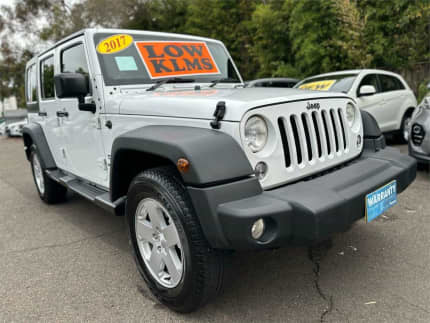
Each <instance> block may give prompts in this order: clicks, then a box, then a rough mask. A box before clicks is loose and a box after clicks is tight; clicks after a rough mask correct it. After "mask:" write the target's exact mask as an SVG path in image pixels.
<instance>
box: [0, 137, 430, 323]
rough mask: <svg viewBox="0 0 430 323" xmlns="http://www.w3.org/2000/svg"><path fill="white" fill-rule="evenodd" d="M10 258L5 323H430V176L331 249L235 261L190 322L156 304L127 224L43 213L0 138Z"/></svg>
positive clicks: (63, 210)
mask: <svg viewBox="0 0 430 323" xmlns="http://www.w3.org/2000/svg"><path fill="white" fill-rule="evenodd" d="M400 149H402V150H403V151H406V146H401V147H400ZM363 203H364V201H363ZM0 255H1V258H0V259H1V260H0V321H7V322H9V321H20V322H24V321H25V322H29V321H35V320H36V321H61V322H63V321H117V322H118V321H147V322H149V321H155V322H170V321H174V322H212V321H216V322H231V321H234V322H239V321H247V322H251V321H252V322H254V321H255V322H267V321H276V322H280V321H282V322H287V321H289V322H320V321H325V322H410V321H413V322H429V321H430V175H429V173H428V172H426V171H424V170H422V171H420V172H419V173H418V175H417V179H416V181H415V182H414V183H413V184H412V186H411V187H410V188H409V189H408V190H407V191H405V192H404V193H403V194H401V195H400V196H399V203H398V205H396V206H395V207H394V208H392V209H391V210H389V211H388V212H387V213H386V214H385V215H384V216H383V217H380V218H379V219H377V220H375V221H374V222H372V223H370V224H366V223H364V221H360V222H359V223H357V224H356V225H354V226H353V228H352V229H351V230H350V231H349V232H347V233H344V234H340V235H338V236H336V237H335V238H334V239H333V243H332V246H331V247H330V246H327V247H320V248H318V249H314V250H313V251H312V252H309V250H308V249H307V248H292V247H291V248H284V249H280V250H274V251H264V252H258V253H239V254H235V255H234V256H233V257H232V259H231V269H232V270H231V273H232V275H233V279H232V280H231V282H230V284H229V286H227V287H226V290H225V291H224V292H223V294H222V295H220V297H218V298H217V299H216V300H215V301H214V302H212V303H211V304H209V305H208V306H206V307H204V308H203V309H202V310H200V311H198V312H196V313H193V314H190V315H179V314H175V313H172V312H170V311H169V310H167V309H166V308H165V307H163V306H162V305H160V304H158V303H157V302H156V301H155V300H154V299H153V298H152V297H151V296H150V295H149V292H148V290H147V289H146V287H145V285H144V283H143V281H142V280H141V278H140V277H139V275H138V273H137V269H136V267H135V265H134V261H133V258H132V256H131V252H130V250H129V245H128V241H127V235H126V232H125V225H124V219H123V218H119V217H114V216H112V215H110V214H108V213H106V212H104V211H103V210H101V209H99V208H97V207H96V206H94V205H92V204H91V203H90V202H87V201H86V200H85V199H83V198H81V197H78V196H76V195H71V196H70V198H69V200H68V201H67V202H66V203H64V204H60V205H55V206H47V205H44V204H43V203H42V202H41V201H40V199H39V197H38V195H37V193H36V188H35V187H34V184H33V180H32V177H31V171H30V167H29V165H28V162H27V161H26V160H25V157H24V152H23V145H22V142H21V139H19V138H17V139H6V138H0Z"/></svg>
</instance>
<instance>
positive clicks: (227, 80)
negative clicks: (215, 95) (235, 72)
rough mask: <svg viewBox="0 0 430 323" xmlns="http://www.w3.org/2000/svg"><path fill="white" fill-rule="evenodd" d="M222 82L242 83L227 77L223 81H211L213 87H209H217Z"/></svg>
mask: <svg viewBox="0 0 430 323" xmlns="http://www.w3.org/2000/svg"><path fill="white" fill-rule="evenodd" d="M220 82H228V83H240V81H239V80H238V79H234V78H231V77H225V78H222V79H217V80H213V81H211V83H212V84H211V85H209V87H214V86H215V85H217V84H218V83H220Z"/></svg>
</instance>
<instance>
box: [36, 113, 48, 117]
mask: <svg viewBox="0 0 430 323" xmlns="http://www.w3.org/2000/svg"><path fill="white" fill-rule="evenodd" d="M37 115H38V116H39V117H47V116H48V113H46V112H39V113H38V114H37Z"/></svg>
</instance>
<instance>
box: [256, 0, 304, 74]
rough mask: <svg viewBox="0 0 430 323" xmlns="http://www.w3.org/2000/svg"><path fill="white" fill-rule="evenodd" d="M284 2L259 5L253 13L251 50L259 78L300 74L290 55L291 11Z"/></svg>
mask: <svg viewBox="0 0 430 323" xmlns="http://www.w3.org/2000/svg"><path fill="white" fill-rule="evenodd" d="M288 9H289V8H287V6H285V5H283V2H280V1H272V2H268V3H261V4H259V5H257V7H256V9H255V11H254V12H253V14H252V19H251V30H252V43H253V45H252V47H251V48H250V53H251V55H252V56H253V59H254V60H255V61H256V62H258V72H257V76H258V77H269V76H284V77H285V76H289V77H295V76H300V75H299V72H298V71H297V70H296V68H295V67H294V57H293V55H291V41H290V30H289V26H288V22H289V19H290V11H289V10H288Z"/></svg>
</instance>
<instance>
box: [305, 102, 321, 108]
mask: <svg viewBox="0 0 430 323" xmlns="http://www.w3.org/2000/svg"><path fill="white" fill-rule="evenodd" d="M306 109H308V110H314V109H315V110H319V109H320V104H319V103H318V102H317V103H310V102H308V105H307V106H306Z"/></svg>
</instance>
